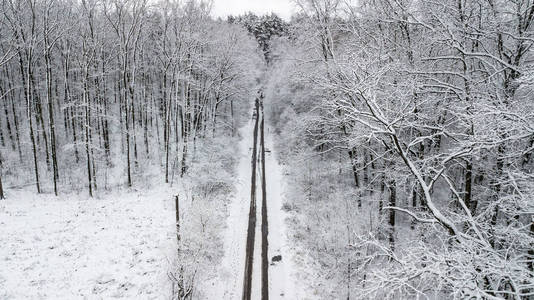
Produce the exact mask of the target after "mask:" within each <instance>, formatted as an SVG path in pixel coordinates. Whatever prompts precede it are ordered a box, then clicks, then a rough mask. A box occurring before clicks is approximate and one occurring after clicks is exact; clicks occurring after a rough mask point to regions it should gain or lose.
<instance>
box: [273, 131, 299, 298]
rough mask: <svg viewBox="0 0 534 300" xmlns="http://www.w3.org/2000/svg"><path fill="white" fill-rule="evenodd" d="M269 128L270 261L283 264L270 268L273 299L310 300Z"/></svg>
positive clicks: (280, 170)
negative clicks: (289, 225) (300, 277)
mask: <svg viewBox="0 0 534 300" xmlns="http://www.w3.org/2000/svg"><path fill="white" fill-rule="evenodd" d="M268 128H269V127H266V130H267V132H265V148H267V149H269V150H271V153H266V155H265V171H266V174H267V175H266V184H267V201H268V204H267V205H268V206H267V209H268V218H269V256H270V257H269V261H271V259H272V257H273V256H275V255H281V256H282V260H281V261H280V262H276V263H274V264H271V265H270V266H269V285H270V286H269V287H270V288H269V290H270V294H269V296H270V299H291V300H298V299H307V298H305V291H304V290H303V289H300V288H298V287H299V286H300V287H302V285H300V284H297V279H296V275H297V274H296V273H297V272H298V271H297V268H296V267H295V264H294V261H295V251H294V249H293V248H292V246H291V241H289V238H288V234H287V232H288V229H287V223H286V218H287V214H286V212H285V211H284V210H283V209H282V206H283V203H284V201H285V200H284V192H283V191H284V178H283V175H282V168H281V166H280V165H279V164H278V161H277V159H276V153H275V151H274V143H273V134H271V133H270V130H269V129H268Z"/></svg>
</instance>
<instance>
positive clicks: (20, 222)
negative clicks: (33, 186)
mask: <svg viewBox="0 0 534 300" xmlns="http://www.w3.org/2000/svg"><path fill="white" fill-rule="evenodd" d="M172 195H173V191H172V189H171V188H169V187H165V186H162V185H160V186H153V187H149V188H147V189H146V190H143V191H124V190H123V191H120V190H117V191H113V192H111V193H109V194H107V195H105V196H103V197H100V198H97V199H88V198H87V197H80V196H78V195H71V196H65V197H61V198H57V197H53V196H49V195H35V193H33V192H26V191H15V192H12V193H11V194H10V197H9V198H8V199H7V200H6V201H3V202H0V237H1V240H2V247H0V259H1V263H0V264H1V266H2V267H1V268H0V298H1V299H37V298H40V299H69V298H70V299H76V298H84V297H96V298H100V297H102V298H129V299H133V298H144V299H162V298H167V297H169V296H170V292H171V288H170V281H169V279H168V277H167V273H168V272H170V271H171V266H172V262H173V260H175V253H176V236H175V226H174V201H173V199H172ZM80 198H81V199H80Z"/></svg>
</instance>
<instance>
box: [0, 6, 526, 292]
mask: <svg viewBox="0 0 534 300" xmlns="http://www.w3.org/2000/svg"><path fill="white" fill-rule="evenodd" d="M0 1H1V4H0V100H1V103H0V199H4V198H6V199H5V200H2V202H3V203H2V206H1V207H0V227H4V229H2V230H1V231H0V239H2V240H4V239H5V240H7V241H8V242H7V243H8V244H9V245H10V248H9V249H8V250H5V252H0V261H2V260H4V261H8V260H9V261H11V264H16V263H17V260H16V259H13V258H8V257H10V256H9V255H11V254H10V253H11V252H13V253H14V252H17V251H19V250H20V249H22V248H24V247H29V248H36V249H37V248H38V247H37V246H36V245H37V244H31V243H37V242H28V241H26V242H25V243H22V242H20V241H19V240H18V237H16V236H15V235H18V234H21V235H23V234H28V235H30V236H31V235H32V234H33V233H31V232H29V233H28V232H24V233H17V231H13V230H14V229H13V228H16V226H15V224H16V221H17V219H16V217H17V216H26V214H29V213H30V210H36V211H39V210H41V209H45V207H47V205H50V204H49V203H50V201H56V202H57V203H63V202H65V203H67V202H75V203H76V201H81V202H79V203H81V204H74V205H75V206H76V207H75V208H73V209H74V210H76V209H78V208H79V207H78V205H79V206H80V207H85V206H84V205H85V204H84V203H88V202H90V201H92V202H95V203H97V204H95V205H96V206H101V205H100V204H99V203H108V202H109V203H121V205H122V203H123V202H124V203H125V205H126V206H128V202H127V201H126V200H125V201H123V200H120V199H121V197H124V198H125V199H126V196H121V195H122V194H124V195H128V196H127V197H130V198H131V197H141V198H140V199H145V198H143V197H146V198H147V199H151V198H158V200H157V201H162V202H161V203H160V204H161V205H160V204H155V203H159V202H151V201H152V200H146V201H145V200H143V202H141V203H137V202H136V204H135V205H134V206H139V207H138V210H135V207H134V208H132V209H134V212H135V213H139V212H143V211H145V210H147V208H148V207H151V209H152V208H154V207H159V206H158V205H160V206H161V207H162V209H161V210H160V211H157V212H155V215H154V216H153V217H154V220H156V219H158V220H159V219H160V214H163V215H166V216H170V217H169V218H170V219H168V220H166V219H165V220H166V221H161V222H166V223H161V224H160V223H158V224H160V225H161V226H160V227H158V228H157V231H154V232H153V233H157V232H163V231H164V235H165V234H166V235H165V237H163V238H161V240H158V241H157V245H160V244H159V243H160V242H161V243H162V244H161V245H160V246H158V247H160V248H169V249H172V251H170V252H169V253H173V254H170V255H169V254H166V256H165V257H163V258H162V257H161V255H160V256H157V255H156V256H155V257H156V258H153V259H154V260H157V261H168V262H169V263H168V265H167V266H165V267H162V264H159V265H158V268H165V270H163V272H162V274H160V275H159V276H160V277H149V279H150V280H155V278H156V279H157V280H162V278H163V280H168V281H170V282H171V285H170V286H171V288H169V293H168V294H166V295H165V296H164V297H163V296H161V295H159V296H155V298H164V299H167V298H169V297H170V298H172V299H239V298H242V299H250V293H249V296H248V298H247V297H245V295H243V296H242V295H241V294H239V295H237V293H238V292H234V290H235V291H239V293H240V292H241V291H242V290H241V287H240V286H239V285H240V284H241V282H240V281H239V280H243V278H242V277H243V274H242V273H243V266H242V265H241V263H244V259H245V258H244V253H242V252H241V251H244V246H235V244H236V243H242V244H243V245H244V243H245V233H246V231H247V229H246V226H245V225H246V222H247V220H246V218H247V215H246V214H243V213H242V211H245V212H246V213H248V211H249V206H248V205H249V203H250V205H251V207H252V206H254V205H255V204H254V203H255V202H254V201H256V200H255V199H256V197H255V194H256V193H258V194H259V193H260V192H259V189H260V187H258V188H257V189H258V190H257V191H256V187H255V185H254V182H255V177H256V176H258V178H259V179H261V180H263V187H261V193H262V197H263V198H262V200H263V201H265V203H271V204H270V205H271V207H270V208H269V213H270V214H271V215H272V216H274V217H271V216H270V217H269V218H279V219H280V220H283V222H281V223H280V224H279V225H280V226H278V227H280V228H282V229H277V228H278V227H269V229H270V231H269V232H270V234H269V235H268V236H269V239H274V240H269V243H273V245H278V244H277V243H278V241H277V240H276V239H278V238H281V239H282V242H280V245H282V246H280V247H278V246H277V247H278V248H276V249H275V248H273V247H274V246H271V248H268V247H267V245H266V243H267V239H266V238H265V240H263V241H262V243H263V244H262V246H264V249H263V251H267V250H269V253H278V252H277V251H281V252H280V254H281V255H280V257H279V260H281V261H282V262H280V263H278V264H276V261H275V260H274V257H273V260H272V262H271V267H270V268H271V269H272V271H269V272H274V273H272V274H274V275H271V277H270V280H271V281H269V282H268V283H265V284H264V285H263V286H262V287H265V286H266V285H267V289H269V286H271V289H272V290H273V291H274V290H275V287H274V286H277V284H278V283H277V282H276V281H275V280H276V279H273V277H274V278H276V277H277V276H278V277H280V278H284V280H283V281H286V288H285V292H284V293H285V294H286V296H285V297H284V293H274V292H272V293H271V298H275V299H531V298H532V297H534V174H533V171H534V158H533V157H532V154H533V152H534V101H533V95H534V94H533V92H534V89H533V86H534V63H533V61H534V60H533V58H534V55H533V51H534V49H533V48H532V46H533V44H534V28H533V27H534V25H533V24H532V23H534V1H532V0H443V1H419V0H359V1H340V0H298V1H296V2H295V4H296V7H297V12H296V13H295V14H294V15H293V16H292V17H291V19H290V20H283V19H281V18H279V17H278V16H277V15H275V14H269V15H264V16H258V15H256V14H254V13H247V14H244V15H240V16H230V17H228V18H224V19H223V18H214V17H212V15H211V14H210V9H211V6H212V4H213V3H212V2H210V1H194V0H190V1H178V0H161V1H147V0H81V1H65V0H24V1H23V0H0ZM263 110H265V114H264V113H263ZM264 115H265V122H266V124H265V127H266V129H265V130H264V119H263V116H264ZM260 118H261V121H262V122H261V148H259V149H260V150H261V151H260V150H258V151H260V152H259V153H261V155H262V156H261V159H262V162H261V165H259V164H258V167H256V166H257V162H256V161H257V160H258V158H257V157H256V151H257V150H256V147H257V145H259V144H258V143H259V141H257V135H258V126H259V125H258V123H259V119H260ZM254 121H255V130H254V139H252V132H253V131H252V128H253V127H254ZM264 132H265V135H266V139H265V141H264V136H263V134H264ZM266 147H267V148H270V149H266ZM238 148H239V149H238ZM252 149H253V150H252ZM251 151H252V152H251ZM251 153H253V156H252V157H253V158H252V170H253V171H252V178H253V185H252V188H249V186H248V184H249V183H248V181H249V180H250V175H251V174H250V172H251V171H250V169H249V168H250V163H251V161H250V154H251ZM266 154H267V156H268V157H267V165H266V164H265V160H266V159H265V155H266ZM259 156H260V155H259V154H258V157H259ZM271 158H272V161H271ZM247 172H249V173H247ZM256 173H257V175H256ZM259 179H258V181H259ZM265 180H266V181H267V187H266V183H265ZM271 184H272V185H276V189H275V188H274V187H272V188H271V187H269V185H271ZM153 188H156V191H160V192H161V193H159V192H157V193H156V192H153ZM159 189H160V190H159ZM143 191H144V192H145V193H146V194H143V193H142V192H143ZM251 191H252V200H251V199H250V198H247V199H244V200H243V201H241V200H240V199H241V198H244V197H250V196H251ZM136 193H140V194H139V195H141V196H139V195H138V194H136ZM178 194H179V196H180V198H179V197H178ZM242 194H243V195H244V196H242ZM28 195H32V196H31V197H30V196H28ZM109 195H113V196H109ZM155 195H157V196H155ZM174 195H176V196H174ZM34 197H37V198H34ZM39 197H44V198H39ZM269 197H271V198H269ZM26 198H28V199H30V198H31V201H30V202H29V203H27V204H24V203H26V202H24V201H25V199H26ZM108 198H109V199H108ZM159 198H161V199H159ZM257 198H258V199H260V197H259V196H258V197H257ZM274 198H276V199H274ZM28 199H26V200H28ZM266 199H267V200H266ZM260 200H261V199H260ZM28 201H29V200H28ZM98 201H103V202H98ZM154 201H156V200H154ZM174 201H176V204H175V203H174ZM179 201H183V202H179ZM258 201H259V200H258ZM269 201H270V202H269ZM273 201H274V202H273ZM277 201H280V203H281V207H275V204H273V203H278V202H277ZM6 203H7V204H6ZM20 203H22V204H20ZM52 203H55V202H52ZM143 203H144V204H143ZM179 203H182V204H180V205H183V206H180V207H181V209H182V210H183V211H180V210H179ZM258 203H259V202H258ZM16 205H24V206H16ZM54 205H56V204H54ZM57 205H58V206H60V205H63V204H57ZM102 205H104V204H102ZM106 205H107V204H106ZM110 205H111V204H110ZM174 205H176V207H174ZM121 207H122V206H121ZM263 207H265V205H264V206H263ZM54 209H55V208H54ZM80 209H81V208H80ZM125 209H126V208H125ZM154 209H155V208H154ZM251 209H252V208H251ZM84 210H85V208H84ZM119 210H121V209H119ZM174 210H176V219H174V215H173V214H174ZM147 211H148V210H147ZM169 211H172V212H169ZM251 211H252V210H251ZM266 212H267V211H264V212H263V213H265V214H266ZM103 214H105V215H106V217H107V216H108V215H113V214H112V213H111V212H108V211H105V212H103ZM131 217H132V218H136V217H137V216H136V215H135V214H134V215H132V216H131ZM28 218H29V219H28V220H27V221H24V222H33V221H32V220H33V219H32V218H31V216H28ZM112 218H113V217H112ZM250 218H252V217H250ZM255 218H256V215H254V222H255ZM258 218H259V219H261V220H265V218H266V216H262V217H261V218H260V217H258ZM60 220H61V219H58V222H59V221H60ZM106 220H107V219H106ZM135 220H136V221H132V222H133V223H132V225H133V227H138V228H129V229H125V230H127V231H125V232H130V233H133V235H134V236H136V235H137V234H138V231H137V230H139V232H142V231H143V228H145V227H144V226H151V225H147V224H153V222H156V221H153V220H152V219H151V221H150V222H149V223H146V224H145V223H143V224H141V223H136V222H138V221H137V219H135ZM243 220H244V221H243ZM250 220H252V219H249V221H250ZM273 220H274V222H275V223H274V224H278V223H276V222H277V220H278V219H273ZM20 222H22V221H20ZM91 222H93V221H91V219H89V221H88V223H89V224H85V225H81V226H88V227H91V226H93V224H92V223H91ZM106 222H110V223H109V224H113V223H111V222H112V221H106ZM269 222H270V223H273V222H271V219H269ZM156 223H157V222H156ZM12 224H13V226H11V225H12ZM99 224H100V223H99ZM169 224H171V225H170V226H169ZM249 224H251V223H249ZM253 224H256V223H253ZM176 225H178V226H176ZM43 226H44V227H43V228H45V229H44V231H43V232H44V233H45V234H46V232H47V231H46V228H47V227H46V226H47V225H46V224H45V225H43ZM94 226H96V227H98V226H100V225H98V224H96V225H94ZM102 226H103V225H102ZM158 226H159V225H158ZM249 226H250V225H249ZM255 226H256V225H255ZM257 226H258V228H259V225H257ZM265 226H267V225H265ZM254 228H255V227H254V226H252V231H254V230H255V229H254ZM263 229H264V230H265V229H266V228H263ZM76 230H77V229H75V230H73V231H72V234H73V235H74V234H78V233H77V231H76ZM154 230H156V229H154ZM278 230H279V231H278ZM249 231H250V227H249ZM258 232H259V231H258ZM262 232H263V231H262ZM11 235H13V236H11ZM171 239H172V243H168V241H169V240H171ZM175 239H177V241H178V243H177V246H176V242H175V241H174V240H175ZM94 240H95V241H98V237H95V238H94ZM234 240H238V241H234ZM131 241H134V242H136V238H135V237H133V238H132V239H131ZM147 241H148V244H150V243H151V241H152V240H151V238H150V237H147V240H143V244H144V243H147ZM271 241H272V242H271ZM28 243H30V244H29V245H28ZM171 244H172V245H171ZM251 245H254V242H252V243H251ZM249 246H250V245H249ZM249 246H247V247H249ZM158 247H156V248H158ZM232 247H234V248H232ZM175 248H176V249H175ZM280 249H282V250H280ZM73 251H74V250H73ZM173 251H174V252H173ZM176 251H177V253H178V254H176ZM234 251H235V253H233V252H234ZM74 252H76V251H74ZM229 252H231V253H229ZM282 252H283V253H282ZM253 253H254V252H252V254H253ZM262 253H263V252H262ZM252 254H251V255H252ZM282 254H283V255H282ZM46 255H47V254H44V253H41V254H37V256H38V257H39V256H46ZM135 255H137V254H135ZM158 255H159V254H158ZM262 255H263V254H262ZM3 256H5V257H3ZM135 257H137V256H135ZM282 257H283V259H282ZM251 259H252V258H251ZM263 259H268V258H267V256H263ZM269 259H270V258H269ZM237 261H239V264H238V263H237ZM0 265H1V264H0ZM135 266H136V264H133V265H132V267H130V268H131V269H132V268H133V269H135ZM280 266H283V269H284V271H283V273H284V275H283V276H282V275H280V274H282V273H276V272H282V271H279V269H277V268H278V267H280ZM10 268H11V269H10V270H14V269H16V265H12V266H10ZM48 268H50V267H48ZM147 268H149V267H147ZM0 269H1V267H0ZM30 270H31V268H30ZM269 270H270V269H269ZM24 272H26V271H23V273H21V276H25V275H27V273H24ZM28 272H30V271H28ZM109 272H112V271H108V273H109ZM32 276H33V275H32ZM261 276H263V278H266V277H265V275H264V273H262V275H261ZM261 276H260V277H261ZM8 277H9V274H8V273H4V274H3V273H2V272H1V271H0V298H3V297H6V298H7V299H11V298H13V299H15V298H20V297H22V298H24V297H25V296H26V297H27V296H35V294H24V292H20V291H18V292H14V291H13V290H10V288H12V289H15V288H13V287H14V286H16V285H17V282H16V281H13V279H12V281H8V279H6V278H8ZM234 277H239V278H240V279H235V281H233V279H231V278H234ZM32 278H33V277H32ZM136 278H137V277H136ZM140 278H145V277H144V276H143V275H140ZM38 279H39V275H36V279H35V280H38ZM21 280H22V279H21ZM113 280H115V279H113ZM139 280H141V279H139ZM145 280H146V279H145ZM254 280H255V279H252V281H251V282H252V283H251V285H252V289H255V283H254V282H255V281H254ZM104 281H105V280H104ZM134 281H135V280H130V281H128V282H129V284H132V287H133V286H135V283H131V282H134ZM289 281H291V282H292V286H293V288H290V287H289V286H290V285H288V283H287V282H289ZM91 282H92V281H91ZM99 282H100V281H97V283H98V284H97V285H98V286H99V287H100V285H102V284H101V283H99ZM109 282H111V281H105V284H104V285H105V286H108V285H107V284H108V283H109ZM3 283H5V284H6V285H5V286H6V288H4V289H3V288H2V287H1V286H2V285H3ZM8 283H9V284H8ZM19 283H20V281H19ZM109 284H116V285H117V290H119V291H120V292H118V293H119V294H117V295H118V297H130V298H131V297H133V296H132V295H131V294H128V292H127V291H124V289H123V288H124V286H123V285H124V283H122V284H123V285H120V284H119V282H118V280H117V281H116V282H115V281H113V283H109ZM43 286H47V285H45V284H43ZM237 286H239V287H237ZM47 287H48V289H50V288H52V289H54V288H55V289H56V291H55V294H40V295H41V298H43V297H44V298H51V297H52V298H53V297H54V296H53V295H56V296H63V297H64V296H68V295H70V292H71V291H68V290H64V291H63V292H62V290H61V288H59V287H58V286H54V285H52V286H47ZM91 288H92V291H93V293H95V289H96V290H97V292H96V294H98V293H103V294H100V295H104V296H105V295H108V294H105V293H106V291H109V290H111V289H112V288H111V287H109V286H108V288H106V289H103V290H99V289H98V288H95V287H91ZM113 288H115V286H113ZM132 289H133V290H135V289H136V288H132ZM132 289H131V290H132ZM249 289H250V287H249ZM230 290H232V291H230ZM289 290H292V293H290V292H289ZM83 291H85V290H84V289H82V288H80V291H79V292H78V296H81V295H83V296H85V295H86V294H84V292H83ZM276 291H278V290H276ZM39 293H41V292H40V291H39ZM43 293H44V292H43ZM143 293H144V291H141V290H139V292H138V294H137V297H139V295H143V296H141V297H142V298H145V296H146V297H147V298H152V297H154V295H153V294H151V296H147V295H148V294H143ZM245 294H246V293H245ZM252 294H253V295H254V292H252ZM109 295H111V294H109ZM109 295H108V296H109ZM262 295H265V294H262ZM290 295H291V296H290ZM291 297H293V298H291ZM252 298H258V299H259V298H260V297H259V294H258V295H257V297H252ZM261 298H262V299H267V298H266V297H265V296H262V297H261Z"/></svg>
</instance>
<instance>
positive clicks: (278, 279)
mask: <svg viewBox="0 0 534 300" xmlns="http://www.w3.org/2000/svg"><path fill="white" fill-rule="evenodd" d="M253 127H254V124H253V122H252V121H251V122H249V123H248V124H246V125H245V126H243V128H242V129H241V131H240V133H241V136H242V140H241V144H240V161H239V165H238V172H237V176H236V179H235V181H236V187H237V193H236V196H235V197H234V198H233V199H232V200H231V202H230V204H229V206H228V218H227V228H226V232H225V237H224V253H225V254H224V257H223V261H222V263H221V266H220V268H219V274H218V276H217V279H214V280H213V282H212V283H211V286H212V287H213V288H212V289H211V290H210V291H209V293H208V299H226V300H230V299H232V300H234V299H241V297H242V293H243V279H244V268H245V244H246V235H247V224H248V212H249V207H250V187H251V185H250V177H251V166H250V159H251V154H252V151H251V148H252V144H253ZM265 145H266V148H267V149H269V150H271V152H270V153H266V156H265V170H266V185H267V188H266V190H267V207H268V222H269V236H268V239H269V262H271V261H272V257H273V256H276V255H281V256H282V260H281V261H278V262H275V263H271V264H270V265H269V296H270V299H291V300H296V299H298V298H297V295H296V293H295V283H294V276H293V272H294V271H293V270H294V269H295V268H294V266H293V259H292V257H293V254H292V253H293V252H292V250H291V247H290V246H289V243H288V240H287V234H286V232H287V229H286V223H285V221H284V220H285V218H286V213H285V212H284V211H283V210H282V205H283V186H284V185H283V177H282V169H281V167H280V165H279V164H278V162H277V160H276V154H275V153H274V151H273V149H272V145H273V136H272V135H271V134H270V130H269V129H268V126H267V127H266V132H265ZM258 148H259V147H258ZM258 157H259V155H258ZM257 171H258V174H257V176H258V184H257V191H256V194H257V197H256V206H257V208H258V209H257V210H256V211H257V222H256V239H255V247H254V265H253V271H252V276H253V278H252V299H260V298H261V184H260V179H261V177H260V176H261V174H260V168H257Z"/></svg>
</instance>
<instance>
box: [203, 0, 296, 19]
mask: <svg viewBox="0 0 534 300" xmlns="http://www.w3.org/2000/svg"><path fill="white" fill-rule="evenodd" d="M248 11H252V12H254V13H256V14H266V13H271V12H274V13H276V14H277V15H279V16H280V17H282V18H284V19H286V20H288V19H289V17H290V16H291V14H292V12H294V11H295V6H294V4H292V3H291V0H214V5H213V15H214V16H215V17H223V18H225V17H226V16H228V15H240V14H243V13H245V12H248Z"/></svg>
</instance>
